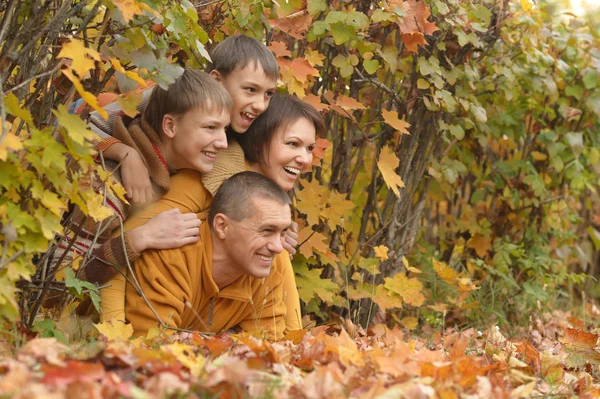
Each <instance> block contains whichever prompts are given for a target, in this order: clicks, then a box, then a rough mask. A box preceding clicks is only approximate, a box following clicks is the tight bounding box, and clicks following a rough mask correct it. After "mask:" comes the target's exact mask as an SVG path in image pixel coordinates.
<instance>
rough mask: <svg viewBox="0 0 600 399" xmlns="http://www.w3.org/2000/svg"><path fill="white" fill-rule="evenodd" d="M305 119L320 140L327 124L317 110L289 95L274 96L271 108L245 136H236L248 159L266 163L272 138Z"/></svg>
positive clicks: (253, 124)
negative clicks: (313, 128)
mask: <svg viewBox="0 0 600 399" xmlns="http://www.w3.org/2000/svg"><path fill="white" fill-rule="evenodd" d="M302 118H304V119H307V120H308V121H309V122H310V123H312V124H313V126H314V127H315V132H316V136H317V137H323V136H324V135H325V123H324V122H323V118H321V115H320V114H319V111H317V110H316V109H315V107H313V106H312V105H310V104H308V103H306V102H304V101H302V100H300V99H299V98H298V97H296V96H293V95H290V94H277V95H276V96H273V98H271V101H270V102H269V107H268V108H267V109H266V110H265V112H263V113H262V114H260V116H259V117H258V118H256V120H255V121H254V122H253V123H252V125H250V127H249V128H248V130H246V133H244V134H241V135H238V136H236V139H237V141H238V142H239V143H240V145H241V146H242V149H243V150H244V155H245V157H246V160H247V161H248V162H251V163H255V162H256V163H259V164H262V165H265V164H267V158H268V156H269V146H270V144H271V141H272V140H273V137H275V135H276V134H277V132H279V131H280V130H281V129H287V127H288V126H289V125H290V124H292V123H294V122H296V121H297V120H299V119H302Z"/></svg>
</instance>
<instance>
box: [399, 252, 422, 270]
mask: <svg viewBox="0 0 600 399" xmlns="http://www.w3.org/2000/svg"><path fill="white" fill-rule="evenodd" d="M402 263H403V264H404V267H405V268H406V270H408V271H409V272H412V273H415V274H421V273H423V272H422V271H420V270H419V269H417V268H416V267H412V266H411V265H409V264H408V259H406V256H403V257H402Z"/></svg>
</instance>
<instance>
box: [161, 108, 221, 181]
mask: <svg viewBox="0 0 600 399" xmlns="http://www.w3.org/2000/svg"><path fill="white" fill-rule="evenodd" d="M227 125H229V112H228V111H227V110H222V111H221V112H219V111H215V110H211V109H206V110H204V109H202V108H197V109H193V110H190V111H188V112H186V113H185V114H183V115H181V116H180V117H178V118H175V117H173V116H172V115H165V117H164V119H163V131H164V133H165V136H167V137H168V138H169V139H170V140H167V141H166V142H165V143H164V145H165V153H166V156H167V158H168V159H167V163H168V164H169V165H171V166H172V167H173V168H175V169H194V170H197V171H198V172H200V173H208V172H210V171H211V170H212V169H213V166H214V162H215V160H216V157H217V152H218V151H220V150H223V149H225V148H227V136H226V134H225V128H226V127H227Z"/></svg>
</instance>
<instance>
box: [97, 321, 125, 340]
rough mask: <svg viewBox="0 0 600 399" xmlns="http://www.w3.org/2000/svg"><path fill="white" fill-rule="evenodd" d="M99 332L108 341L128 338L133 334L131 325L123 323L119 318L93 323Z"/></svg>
mask: <svg viewBox="0 0 600 399" xmlns="http://www.w3.org/2000/svg"><path fill="white" fill-rule="evenodd" d="M94 326H95V327H96V329H97V330H98V331H99V332H100V334H102V335H104V336H105V337H106V338H108V340H109V341H117V340H123V341H125V340H128V339H129V338H131V336H132V335H133V326H132V325H131V324H125V323H124V322H122V321H120V320H116V319H113V320H109V321H105V322H104V323H98V324H94Z"/></svg>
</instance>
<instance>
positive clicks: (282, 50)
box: [267, 42, 292, 57]
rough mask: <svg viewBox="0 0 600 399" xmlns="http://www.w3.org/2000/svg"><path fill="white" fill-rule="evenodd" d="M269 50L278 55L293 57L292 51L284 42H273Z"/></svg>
mask: <svg viewBox="0 0 600 399" xmlns="http://www.w3.org/2000/svg"><path fill="white" fill-rule="evenodd" d="M267 47H268V49H269V50H271V51H272V52H273V54H275V56H276V57H291V56H292V53H290V50H288V48H287V46H286V44H285V43H283V42H271V44H270V45H269V46H267Z"/></svg>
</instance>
